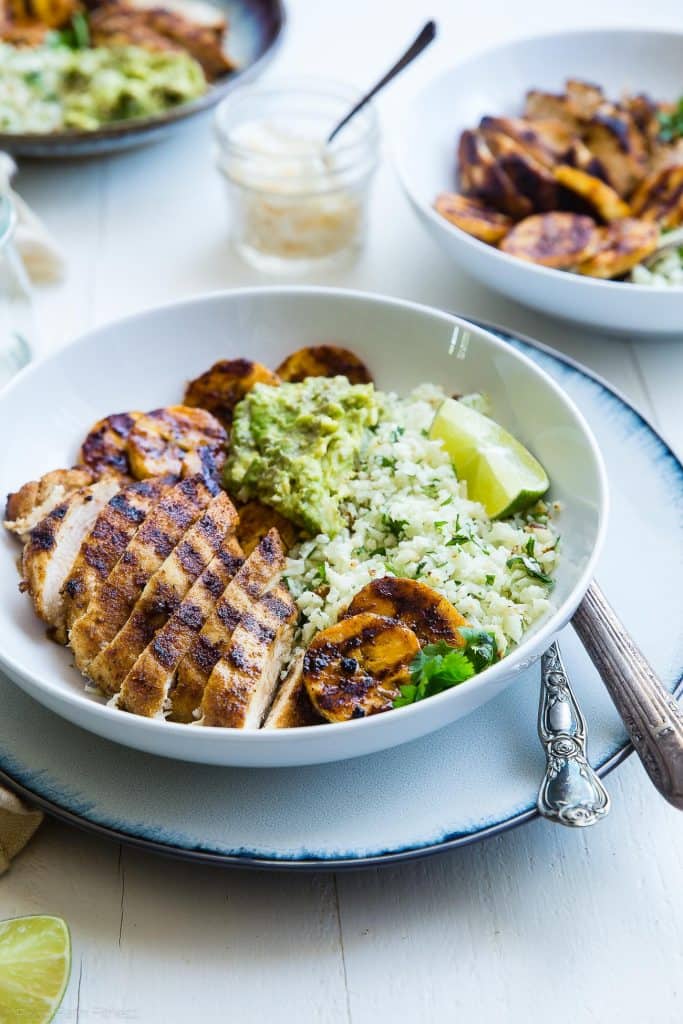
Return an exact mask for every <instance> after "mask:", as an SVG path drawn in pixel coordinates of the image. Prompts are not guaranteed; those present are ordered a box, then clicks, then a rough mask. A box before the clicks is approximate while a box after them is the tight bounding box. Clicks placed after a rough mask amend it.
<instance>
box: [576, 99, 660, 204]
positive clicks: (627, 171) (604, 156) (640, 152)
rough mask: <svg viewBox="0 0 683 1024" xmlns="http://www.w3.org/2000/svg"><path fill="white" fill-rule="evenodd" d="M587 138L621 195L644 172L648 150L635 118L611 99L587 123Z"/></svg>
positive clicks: (591, 149)
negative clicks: (616, 105) (611, 101)
mask: <svg viewBox="0 0 683 1024" xmlns="http://www.w3.org/2000/svg"><path fill="white" fill-rule="evenodd" d="M584 141H585V143H586V145H587V146H588V148H589V149H590V151H591V152H592V153H593V155H594V156H596V157H597V158H598V160H599V161H600V163H601V164H602V165H603V166H604V168H605V170H606V172H607V178H608V181H609V183H610V185H612V187H613V188H614V189H616V191H617V192H618V193H619V195H620V196H622V197H627V196H629V195H630V194H631V192H632V191H633V189H634V188H635V187H636V185H638V184H639V182H641V181H642V179H643V177H644V176H645V171H646V166H647V151H646V148H645V142H644V140H643V137H642V135H641V134H640V132H639V131H638V129H637V127H636V125H635V123H634V121H633V118H632V117H631V116H630V114H629V113H628V112H627V111H625V110H620V109H619V108H618V107H615V106H614V104H612V103H603V104H601V105H600V107H599V108H598V109H597V111H596V112H595V114H594V115H593V117H592V118H591V119H590V121H589V122H588V123H587V125H586V129H585V134H584Z"/></svg>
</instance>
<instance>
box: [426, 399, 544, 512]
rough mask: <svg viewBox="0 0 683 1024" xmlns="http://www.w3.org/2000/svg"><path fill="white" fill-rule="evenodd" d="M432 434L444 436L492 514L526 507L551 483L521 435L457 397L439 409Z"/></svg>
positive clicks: (470, 487) (471, 490) (472, 491)
mask: <svg viewBox="0 0 683 1024" xmlns="http://www.w3.org/2000/svg"><path fill="white" fill-rule="evenodd" d="M429 436H430V438H431V439H432V440H440V441H443V443H444V447H445V448H446V451H447V452H448V454H449V455H450V457H451V461H452V462H453V466H454V468H455V472H456V473H457V475H458V477H459V479H460V480H466V481H467V494H468V496H469V498H470V499H471V500H472V501H479V502H481V504H482V505H483V506H484V508H485V509H486V511H487V513H488V514H489V515H490V516H491V517H492V518H494V517H495V518H499V517H500V516H509V515H512V514H513V513H514V512H521V511H522V510H523V509H525V508H528V507H529V505H533V503H534V502H535V501H538V499H539V498H541V497H542V496H543V495H544V494H545V492H546V491H547V490H548V487H549V486H550V481H549V480H548V476H547V474H546V471H545V470H544V468H543V466H542V465H541V464H540V462H538V460H537V459H535V458H534V456H533V455H532V454H531V452H529V451H527V449H526V448H525V447H524V445H523V444H521V443H520V442H519V441H518V440H517V438H515V437H513V436H512V434H509V433H508V432H507V430H505V429H504V428H503V427H501V426H500V424H499V423H495V422H494V420H491V419H489V418H488V416H483V415H482V414H481V413H480V412H477V411H476V410H475V409H470V408H469V407H468V406H466V405H463V404H462V402H457V401H455V399H453V398H447V399H446V401H445V402H443V404H442V405H440V406H439V408H438V409H437V412H436V415H435V417H434V420H433V422H432V425H431V428H430V431H429Z"/></svg>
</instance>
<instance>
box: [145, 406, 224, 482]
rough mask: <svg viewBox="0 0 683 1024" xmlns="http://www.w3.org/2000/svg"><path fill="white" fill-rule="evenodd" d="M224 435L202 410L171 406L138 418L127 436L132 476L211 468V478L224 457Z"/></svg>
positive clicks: (159, 474)
mask: <svg viewBox="0 0 683 1024" xmlns="http://www.w3.org/2000/svg"><path fill="white" fill-rule="evenodd" d="M226 440H227V435H226V433H225V430H224V429H223V427H222V426H221V424H220V423H219V422H218V420H217V419H216V418H215V417H214V416H212V415H211V413H209V412H206V410H205V409H190V408H188V407H187V406H185V405H170V406H167V407H166V408H163V409H154V410H153V411H152V412H148V413H145V414H144V415H140V416H139V417H138V419H137V421H136V423H135V425H134V427H133V429H132V430H131V432H130V434H129V435H128V444H127V452H128V461H129V463H130V468H131V472H132V474H133V476H134V477H135V478H136V479H137V480H145V479H147V477H152V476H166V475H172V476H181V475H187V474H188V472H189V473H190V474H194V473H197V472H203V471H204V470H207V469H209V468H210V470H211V472H210V474H209V475H211V476H213V475H214V474H215V473H216V472H218V471H219V470H220V467H221V465H222V463H223V460H224V458H225V443H226Z"/></svg>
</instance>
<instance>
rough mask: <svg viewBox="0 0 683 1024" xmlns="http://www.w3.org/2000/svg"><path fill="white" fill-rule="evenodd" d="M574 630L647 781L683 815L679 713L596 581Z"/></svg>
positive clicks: (681, 719)
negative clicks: (635, 752) (621, 724)
mask: <svg viewBox="0 0 683 1024" xmlns="http://www.w3.org/2000/svg"><path fill="white" fill-rule="evenodd" d="M572 625H573V626H574V629H575V630H576V632H577V633H578V635H579V637H580V639H581V642H582V644H583V646H584V647H585V648H586V650H587V652H588V654H589V656H590V659H591V661H592V662H593V664H594V665H595V667H596V668H597V670H598V672H599V673H600V675H601V676H602V680H603V682H604V684H605V686H606V687H607V690H608V691H609V695H610V697H611V698H612V700H613V701H614V704H615V707H616V709H617V711H618V712H619V714H620V715H621V717H622V719H623V722H624V725H625V726H626V728H627V730H628V734H629V736H630V737H631V742H632V743H633V746H634V747H635V748H636V751H637V753H638V756H639V757H640V760H641V761H642V762H643V765H644V767H645V770H646V772H647V773H648V775H649V776H650V779H651V780H652V782H653V783H654V785H655V786H656V788H657V789H658V790H659V792H660V793H661V794H662V796H663V797H665V798H666V799H667V800H668V801H669V802H670V803H671V804H673V805H674V807H677V808H678V809H679V810H683V709H682V708H681V707H680V705H679V704H678V703H677V701H676V699H675V698H674V697H673V696H672V695H671V694H670V693H668V692H667V691H666V690H665V689H664V687H663V686H662V684H661V682H660V681H659V679H658V678H657V676H656V675H655V674H654V672H653V671H652V668H651V666H650V665H649V664H648V662H647V661H646V660H645V658H644V657H643V655H642V653H641V652H640V651H639V649H638V648H637V647H636V645H635V643H634V642H633V640H632V638H631V637H630V636H629V634H628V633H627V632H626V630H625V629H624V627H623V626H622V624H621V622H620V621H619V619H618V618H617V617H616V615H615V614H614V612H613V610H612V609H611V608H610V606H609V604H608V603H607V600H606V599H605V596H604V594H603V593H602V591H601V590H600V588H599V586H598V585H597V583H595V581H593V583H591V585H590V587H589V588H588V591H587V593H586V596H585V597H584V599H583V601H582V602H581V604H580V605H579V607H578V609H577V610H576V612H575V613H574V618H573V619H572Z"/></svg>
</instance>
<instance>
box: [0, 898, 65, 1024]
mask: <svg viewBox="0 0 683 1024" xmlns="http://www.w3.org/2000/svg"><path fill="white" fill-rule="evenodd" d="M70 970H71V939H70V937H69V929H68V928H67V926H66V924H65V922H64V921H62V919H61V918H60V917H16V918H14V919H13V920H11V921H2V922H0V1024H47V1022H48V1021H50V1020H52V1018H53V1017H54V1015H55V1013H56V1012H57V1010H58V1008H59V1004H60V1003H61V1001H62V997H63V995H64V991H65V989H66V986H67V982H68V980H69V972H70Z"/></svg>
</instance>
